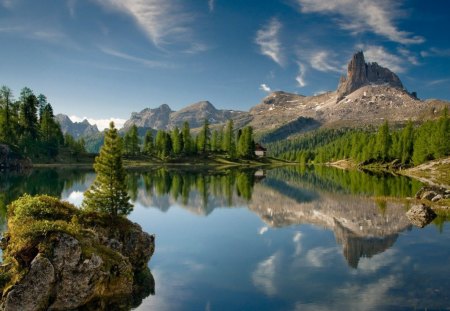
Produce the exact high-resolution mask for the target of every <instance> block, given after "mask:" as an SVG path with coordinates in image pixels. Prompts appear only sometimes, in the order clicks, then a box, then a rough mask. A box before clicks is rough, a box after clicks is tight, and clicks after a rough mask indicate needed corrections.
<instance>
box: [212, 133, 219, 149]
mask: <svg viewBox="0 0 450 311" xmlns="http://www.w3.org/2000/svg"><path fill="white" fill-rule="evenodd" d="M218 140H219V133H218V132H217V130H214V131H213V132H212V135H211V151H212V152H216V151H218V149H219V148H218Z"/></svg>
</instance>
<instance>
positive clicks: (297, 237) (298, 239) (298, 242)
mask: <svg viewBox="0 0 450 311" xmlns="http://www.w3.org/2000/svg"><path fill="white" fill-rule="evenodd" d="M302 237H303V234H302V233H301V232H300V231H297V232H295V234H294V237H293V238H292V242H293V243H294V247H295V252H294V256H299V255H300V254H301V253H302Z"/></svg>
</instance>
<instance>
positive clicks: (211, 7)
mask: <svg viewBox="0 0 450 311" xmlns="http://www.w3.org/2000/svg"><path fill="white" fill-rule="evenodd" d="M215 7H216V1H215V0H208V8H209V12H211V13H212V12H214V9H215Z"/></svg>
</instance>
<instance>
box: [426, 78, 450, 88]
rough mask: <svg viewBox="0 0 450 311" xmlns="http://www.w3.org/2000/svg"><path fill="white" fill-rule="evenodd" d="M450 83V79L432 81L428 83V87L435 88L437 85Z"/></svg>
mask: <svg viewBox="0 0 450 311" xmlns="http://www.w3.org/2000/svg"><path fill="white" fill-rule="evenodd" d="M447 82H450V78H449V79H436V80H431V81H429V82H428V83H427V86H435V85H439V84H442V83H447Z"/></svg>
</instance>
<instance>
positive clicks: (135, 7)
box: [97, 0, 193, 47]
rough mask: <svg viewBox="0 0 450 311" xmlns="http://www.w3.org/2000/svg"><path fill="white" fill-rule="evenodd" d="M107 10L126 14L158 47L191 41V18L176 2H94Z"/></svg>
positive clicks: (107, 0) (159, 0) (164, 0)
mask: <svg viewBox="0 0 450 311" xmlns="http://www.w3.org/2000/svg"><path fill="white" fill-rule="evenodd" d="M97 2H98V3H100V4H101V5H103V6H104V7H107V8H109V9H114V10H118V11H120V12H123V13H125V14H128V15H130V16H131V17H132V18H133V19H134V20H135V21H136V23H137V24H138V25H139V27H140V28H141V29H142V30H143V31H144V33H145V34H146V35H147V36H148V38H149V39H150V40H151V41H152V42H153V43H154V44H155V45H156V46H158V47H162V46H164V45H166V44H172V43H174V42H178V41H182V42H191V41H192V37H191V29H190V27H189V26H188V24H189V23H190V22H192V21H193V15H192V14H189V13H186V12H185V11H184V8H183V7H182V6H181V5H180V3H181V2H179V1H176V0H97Z"/></svg>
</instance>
